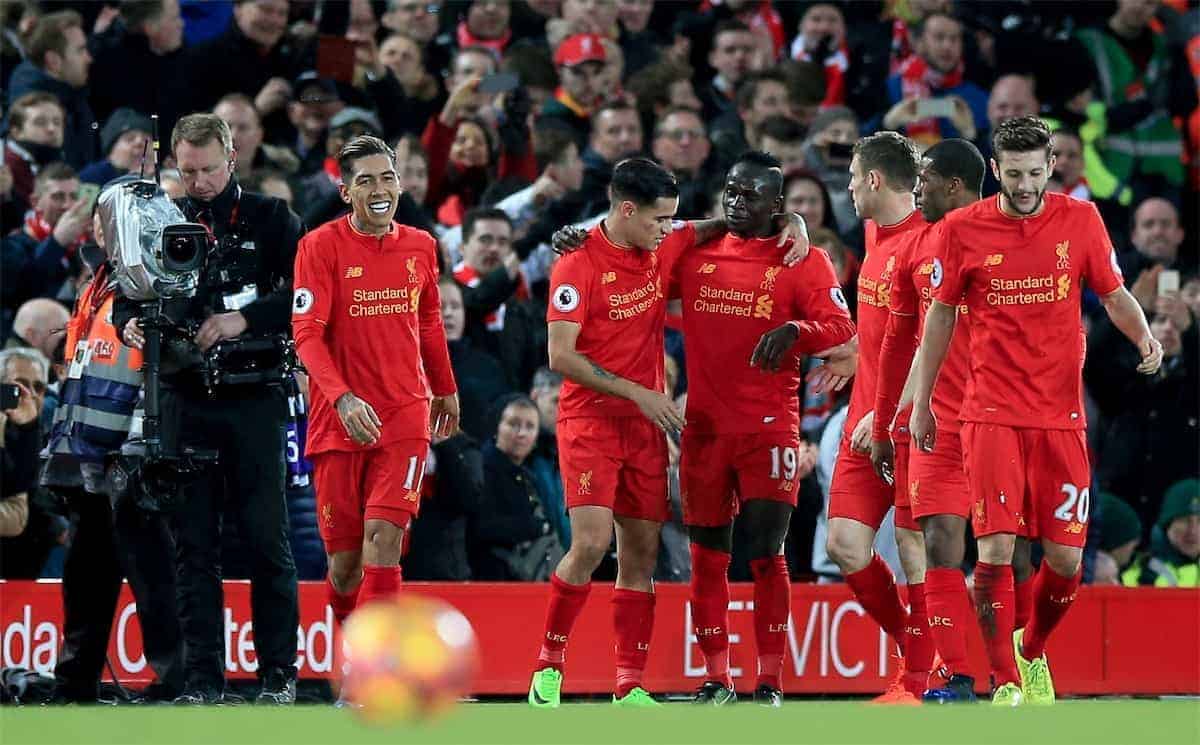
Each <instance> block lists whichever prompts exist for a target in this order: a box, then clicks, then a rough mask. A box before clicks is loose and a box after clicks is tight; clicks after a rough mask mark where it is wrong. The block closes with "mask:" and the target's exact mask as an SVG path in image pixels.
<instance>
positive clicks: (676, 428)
mask: <svg viewBox="0 0 1200 745" xmlns="http://www.w3.org/2000/svg"><path fill="white" fill-rule="evenodd" d="M634 403H636V404H637V406H638V408H639V409H641V410H642V413H643V414H645V415H646V418H647V419H649V420H650V421H652V422H654V423H655V424H657V425H658V426H659V427H660V428H661V429H662V431H663V432H682V431H683V424H684V421H683V414H681V413H679V407H677V406H676V405H675V402H674V401H672V400H671V399H670V398H668V397H667V396H665V395H663V394H662V393H655V392H654V391H651V390H648V389H643V390H642V391H641V392H640V393H639V394H638V397H637V398H635V399H634Z"/></svg>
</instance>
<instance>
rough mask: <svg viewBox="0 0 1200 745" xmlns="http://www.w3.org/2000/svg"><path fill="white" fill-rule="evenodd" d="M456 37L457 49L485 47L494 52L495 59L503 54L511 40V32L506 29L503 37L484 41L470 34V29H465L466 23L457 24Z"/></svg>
mask: <svg viewBox="0 0 1200 745" xmlns="http://www.w3.org/2000/svg"><path fill="white" fill-rule="evenodd" d="M456 35H457V37H458V48H459V49H465V48H467V47H486V48H488V49H490V50H492V51H493V52H495V53H496V57H497V58H499V57H500V55H502V54H504V48H505V47H507V46H508V42H509V40H511V39H512V31H510V30H508V29H505V30H504V36H501V37H500V38H499V39H484V38H483V37H480V36H476V35H475V34H473V33H471V30H470V29H468V28H467V22H466V21H459V22H458V31H457V33H456Z"/></svg>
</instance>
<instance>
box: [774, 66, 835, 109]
mask: <svg viewBox="0 0 1200 745" xmlns="http://www.w3.org/2000/svg"><path fill="white" fill-rule="evenodd" d="M775 69H777V70H779V72H781V73H783V77H784V80H786V81H787V87H788V97H790V98H791V100H792V103H794V104H798V105H800V106H816V105H817V104H819V103H821V101H823V100H825V91H826V88H827V83H826V81H825V68H823V67H822V66H821V65H819V64H817V63H816V62H804V61H801V60H794V59H790V60H784V61H783V62H780V63H779V64H778V65H777V66H776V68H775Z"/></svg>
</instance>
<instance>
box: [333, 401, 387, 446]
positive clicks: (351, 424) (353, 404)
mask: <svg viewBox="0 0 1200 745" xmlns="http://www.w3.org/2000/svg"><path fill="white" fill-rule="evenodd" d="M337 413H338V418H339V419H341V420H342V426H343V427H345V428H346V434H348V435H350V439H351V440H354V441H355V442H357V443H358V444H359V445H374V444H375V443H376V442H378V441H379V436H380V434H381V433H382V431H383V422H382V421H380V420H379V415H378V414H376V413H375V409H373V408H371V404H369V403H367V402H366V401H363V400H362V399H361V398H359V397H358V396H356V395H354V394H353V393H351V392H350V391H346V392H345V393H343V394H342V395H341V396H339V397H338V400H337Z"/></svg>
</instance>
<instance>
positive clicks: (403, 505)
mask: <svg viewBox="0 0 1200 745" xmlns="http://www.w3.org/2000/svg"><path fill="white" fill-rule="evenodd" d="M428 454H429V440H398V441H396V442H392V443H389V444H387V445H383V446H381V447H377V448H372V449H370V450H356V451H354V452H343V451H339V450H329V451H326V452H324V453H318V454H317V455H314V456H312V462H313V488H314V489H315V490H316V492H317V526H318V527H319V528H320V531H321V540H322V541H324V542H325V550H326V551H328V552H329V553H331V554H333V553H337V552H339V551H351V550H358V549H360V548H362V542H363V528H364V523H365V522H366V521H367V520H386V521H388V522H389V523H392V524H393V525H396V526H399V527H401V528H407V527H408V524H409V523H410V522H412V518H413V516H415V515H416V514H417V508H418V507H419V506H420V503H421V496H420V495H421V480H422V479H423V478H424V476H425V459H426V457H428Z"/></svg>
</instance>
